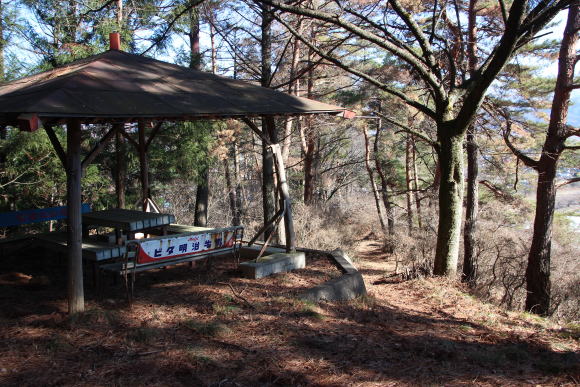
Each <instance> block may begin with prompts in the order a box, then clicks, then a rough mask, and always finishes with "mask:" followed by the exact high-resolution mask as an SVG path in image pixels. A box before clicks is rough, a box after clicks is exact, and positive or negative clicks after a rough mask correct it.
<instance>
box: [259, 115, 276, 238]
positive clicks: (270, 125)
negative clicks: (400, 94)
mask: <svg viewBox="0 0 580 387" xmlns="http://www.w3.org/2000/svg"><path fill="white" fill-rule="evenodd" d="M274 125H275V123H274V118H273V117H265V118H263V119H262V130H263V132H264V135H265V136H267V137H268V140H270V142H271V143H272V144H276V143H277V142H278V141H277V140H278V138H277V136H276V128H275V126H274ZM262 208H263V211H264V224H266V222H268V221H269V220H271V219H272V218H273V217H274V215H275V214H276V183H275V182H274V155H273V154H272V152H271V149H270V147H269V146H268V145H267V144H264V142H262ZM273 231H274V227H273V226H272V227H269V228H268V229H267V230H266V231H265V232H264V239H267V238H268V237H269V236H270V234H271V233H272V232H273Z"/></svg>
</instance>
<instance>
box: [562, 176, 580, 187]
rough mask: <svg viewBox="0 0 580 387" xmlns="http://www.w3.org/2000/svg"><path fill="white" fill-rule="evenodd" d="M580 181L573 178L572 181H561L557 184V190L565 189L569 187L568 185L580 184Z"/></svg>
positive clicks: (578, 178) (577, 178) (579, 178)
mask: <svg viewBox="0 0 580 387" xmlns="http://www.w3.org/2000/svg"><path fill="white" fill-rule="evenodd" d="M579 181H580V177H573V178H571V179H568V180H564V181H561V182H559V183H556V189H558V188H560V187H563V186H565V185H568V184H572V183H576V182H579Z"/></svg>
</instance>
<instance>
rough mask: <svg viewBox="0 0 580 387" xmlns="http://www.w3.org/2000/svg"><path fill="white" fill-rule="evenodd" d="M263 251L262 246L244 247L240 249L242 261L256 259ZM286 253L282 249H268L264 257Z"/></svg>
mask: <svg viewBox="0 0 580 387" xmlns="http://www.w3.org/2000/svg"><path fill="white" fill-rule="evenodd" d="M261 249H262V246H261V245H252V246H242V247H241V248H240V259H255V258H256V257H257V256H258V253H260V250H261ZM285 252H286V250H285V249H281V248H278V247H266V251H265V252H264V255H270V254H275V253H285Z"/></svg>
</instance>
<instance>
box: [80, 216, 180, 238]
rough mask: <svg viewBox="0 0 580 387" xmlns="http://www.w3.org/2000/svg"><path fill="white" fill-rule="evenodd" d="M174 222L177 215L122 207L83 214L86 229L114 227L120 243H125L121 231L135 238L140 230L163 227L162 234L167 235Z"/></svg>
mask: <svg viewBox="0 0 580 387" xmlns="http://www.w3.org/2000/svg"><path fill="white" fill-rule="evenodd" d="M173 222H175V216H173V215H171V214H159V213H155V212H143V211H136V210H126V209H121V208H113V209H109V210H103V211H94V212H90V213H87V214H84V215H83V228H84V229H85V230H88V229H90V228H95V226H96V227H99V226H100V227H111V228H114V229H115V232H116V236H117V244H119V245H122V244H123V241H122V238H121V231H124V232H126V233H127V234H128V239H135V233H136V232H138V231H144V230H150V229H161V232H162V234H163V235H165V234H167V227H168V226H169V225H170V224H171V223H173Z"/></svg>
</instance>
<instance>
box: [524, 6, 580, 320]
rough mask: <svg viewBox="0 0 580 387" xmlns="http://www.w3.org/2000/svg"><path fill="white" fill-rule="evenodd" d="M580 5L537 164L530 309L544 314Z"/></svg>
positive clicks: (573, 14)
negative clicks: (557, 187) (558, 172)
mask: <svg viewBox="0 0 580 387" xmlns="http://www.w3.org/2000/svg"><path fill="white" fill-rule="evenodd" d="M579 7H580V5H579V4H578V2H575V3H574V4H573V5H571V6H570V8H569V10H568V20H567V23H566V28H565V30H564V36H563V38H562V44H561V46H560V56H559V60H558V77H557V78H556V87H555V89H554V97H553V100H552V111H551V113H550V124H549V126H548V133H547V136H546V140H545V142H544V147H543V149H542V155H541V156H540V160H539V162H538V163H537V171H538V188H537V191H536V214H535V218H534V234H533V237H532V246H531V248H530V254H529V256H528V267H527V269H526V290H527V297H526V309H527V310H529V311H532V312H533V313H537V314H540V315H547V314H549V313H550V295H551V288H550V258H551V247H552V221H553V219H554V203H555V199H556V188H555V179H556V171H557V167H558V160H559V158H560V155H561V153H562V151H563V150H564V149H565V146H564V143H565V142H566V139H567V138H568V137H570V136H572V134H573V132H571V131H569V130H568V129H567V127H566V120H567V116H568V107H569V103H570V94H571V91H572V85H573V82H574V67H575V65H576V58H577V55H576V45H577V42H578V31H579V30H580V12H579Z"/></svg>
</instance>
